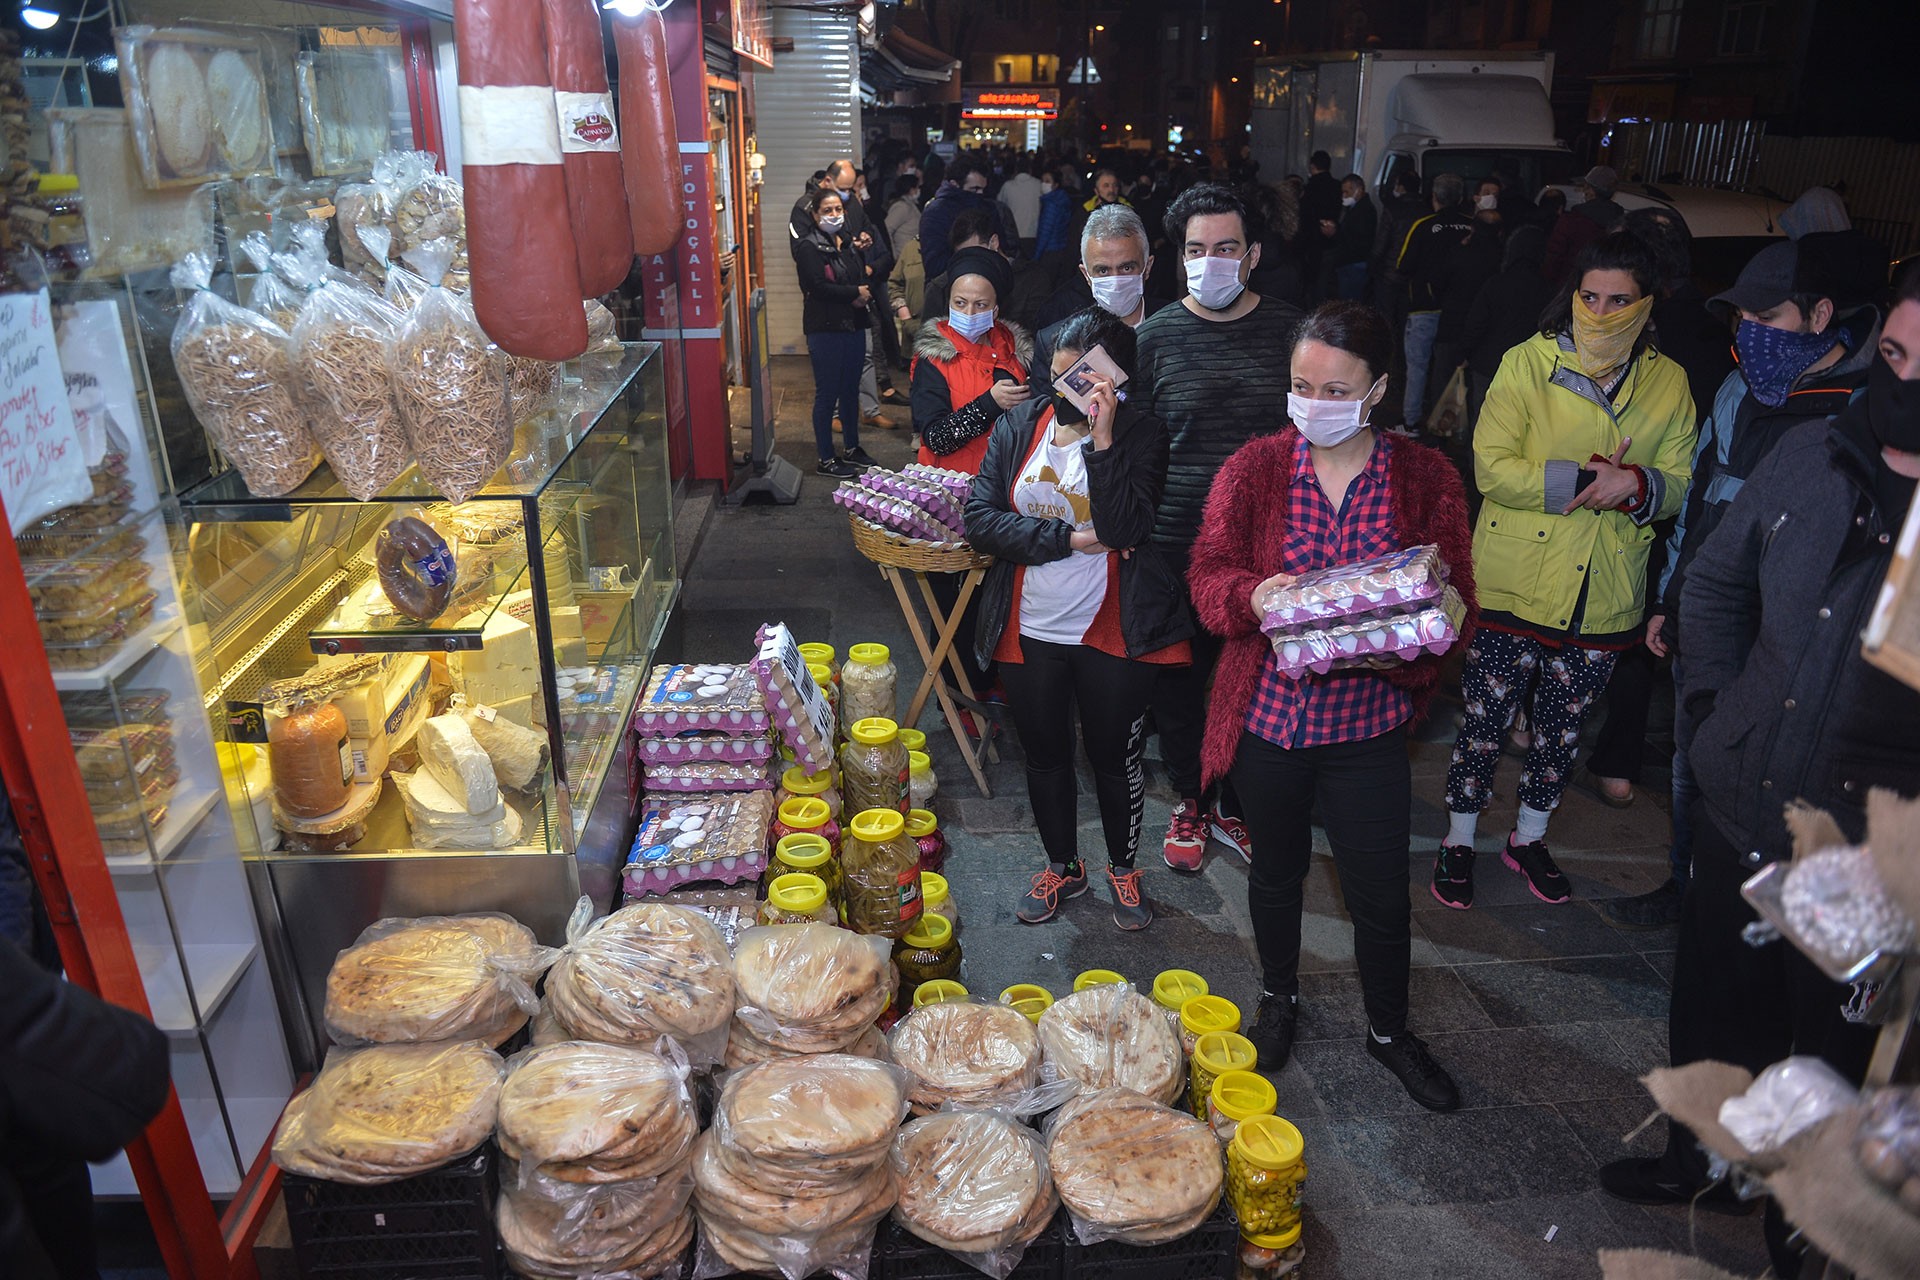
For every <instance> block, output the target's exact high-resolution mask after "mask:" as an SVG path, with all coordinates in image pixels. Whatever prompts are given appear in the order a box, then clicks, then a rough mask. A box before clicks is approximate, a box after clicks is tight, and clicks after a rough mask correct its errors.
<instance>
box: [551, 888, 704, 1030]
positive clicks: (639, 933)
mask: <svg viewBox="0 0 1920 1280" xmlns="http://www.w3.org/2000/svg"><path fill="white" fill-rule="evenodd" d="M546 992H547V1006H548V1007H549V1008H550V1009H551V1010H552V1012H553V1016H554V1020H555V1022H556V1023H557V1024H558V1025H559V1027H560V1028H561V1029H562V1030H564V1031H566V1032H567V1033H568V1034H570V1035H573V1036H576V1037H578V1038H580V1039H582V1040H596V1041H600V1042H602V1043H605V1044H631V1045H640V1046H643V1047H651V1046H652V1045H653V1043H654V1042H655V1041H656V1040H657V1039H658V1038H659V1037H661V1036H663V1035H664V1036H669V1037H671V1038H672V1039H673V1040H675V1041H676V1042H677V1043H678V1044H679V1045H680V1048H681V1049H682V1050H683V1051H684V1052H685V1053H686V1055H687V1057H688V1059H689V1060H690V1061H691V1062H693V1064H694V1065H695V1066H711V1065H714V1064H716V1063H718V1062H720V1061H722V1059H723V1058H724V1057H725V1055H726V1048H727V1023H728V1020H729V1018H730V1017H731V1016H732V1013H733V1004H734V982H733V971H732V964H731V961H730V959H729V957H728V955H727V944H726V940H725V939H724V938H722V937H721V936H720V931H719V930H718V929H717V928H715V927H714V924H713V922H712V921H711V920H709V919H708V918H707V917H706V916H705V915H703V914H701V913H700V912H698V911H695V910H693V909H691V908H688V907H677V906H671V905H669V904H667V903H663V902H651V901H645V902H635V903H630V904H628V905H627V906H625V907H622V908H621V909H620V910H618V911H616V912H614V913H613V914H612V915H610V916H607V917H605V918H604V919H600V920H595V919H594V918H593V904H592V901H591V900H590V899H587V898H582V899H580V902H579V904H578V905H577V906H576V907H575V908H574V912H573V918H572V919H571V920H570V921H569V922H568V924H567V945H566V946H565V947H564V948H562V949H561V952H560V958H559V959H558V960H557V961H556V962H555V964H554V966H553V970H552V972H551V973H550V974H549V975H548V977H547V986H546Z"/></svg>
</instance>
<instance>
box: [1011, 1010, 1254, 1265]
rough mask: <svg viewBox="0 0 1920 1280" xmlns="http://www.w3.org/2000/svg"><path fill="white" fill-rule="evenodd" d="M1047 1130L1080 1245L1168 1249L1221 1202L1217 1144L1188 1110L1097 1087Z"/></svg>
mask: <svg viewBox="0 0 1920 1280" xmlns="http://www.w3.org/2000/svg"><path fill="white" fill-rule="evenodd" d="M1055 1007H1056V1008H1057V1007H1058V1006H1055ZM1161 1025H1162V1026H1164V1025H1165V1023H1164V1022H1162V1023H1161ZM1045 1132H1046V1138H1047V1159H1048V1161H1049V1162H1050V1163H1051V1166H1052V1170H1053V1182H1054V1186H1055V1188H1056V1189H1057V1190H1058V1191H1059V1193H1060V1202H1061V1203H1062V1204H1063V1205H1065V1206H1066V1208H1067V1214H1068V1216H1069V1217H1070V1218H1071V1220H1072V1222H1073V1229H1074V1234H1075V1235H1077V1236H1078V1237H1079V1238H1080V1241H1081V1243H1083V1244H1095V1243H1098V1242H1099V1241H1102V1240H1118V1241H1121V1242H1123V1243H1126V1244H1132V1245H1141V1246H1147V1245H1156V1244H1165V1243H1167V1242H1168V1241H1171V1240H1177V1239H1179V1238H1180V1237H1182V1236H1184V1235H1187V1234H1188V1233H1190V1232H1192V1231H1193V1230H1195V1229H1196V1228H1198V1227H1199V1225H1200V1224H1201V1223H1202V1222H1205V1221H1206V1220H1207V1218H1208V1217H1209V1216H1211V1215H1212V1213H1213V1211H1214V1209H1215V1208H1217V1207H1218V1206H1219V1204H1220V1195H1221V1191H1222V1189H1223V1187H1224V1184H1225V1173H1224V1170H1223V1167H1222V1163H1221V1159H1220V1143H1219V1140H1218V1139H1217V1138H1215V1137H1214V1134H1213V1130H1212V1129H1211V1128H1209V1127H1208V1125H1207V1123H1206V1121H1204V1120H1198V1119H1195V1118H1194V1117H1193V1116H1190V1115H1188V1114H1187V1113H1186V1112H1184V1111H1175V1110H1174V1109H1173V1108H1171V1107H1166V1106H1162V1105H1160V1104H1159V1103H1158V1102H1155V1101H1154V1100H1153V1099H1151V1098H1146V1097H1143V1096H1141V1095H1140V1094H1137V1093H1134V1092H1133V1091H1132V1090H1130V1089H1096V1090H1090V1091H1088V1092H1085V1093H1082V1094H1081V1095H1080V1096H1079V1097H1077V1098H1075V1099H1073V1101H1071V1102H1069V1103H1067V1104H1066V1105H1065V1106H1063V1107H1061V1108H1060V1110H1058V1111H1056V1112H1055V1113H1054V1114H1053V1116H1052V1118H1051V1119H1050V1120H1049V1121H1048V1122H1047V1126H1046V1130H1045Z"/></svg>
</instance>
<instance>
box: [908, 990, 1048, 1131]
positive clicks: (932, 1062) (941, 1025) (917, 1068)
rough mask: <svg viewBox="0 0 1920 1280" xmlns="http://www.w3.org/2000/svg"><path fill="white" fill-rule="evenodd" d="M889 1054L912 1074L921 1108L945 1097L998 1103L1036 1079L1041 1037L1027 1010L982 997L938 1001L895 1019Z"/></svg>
mask: <svg viewBox="0 0 1920 1280" xmlns="http://www.w3.org/2000/svg"><path fill="white" fill-rule="evenodd" d="M888 1056H889V1057H890V1058H891V1059H892V1060H893V1061H894V1062H896V1063H898V1064H899V1065H900V1066H901V1067H903V1068H905V1069H906V1070H907V1071H909V1072H911V1073H912V1074H913V1086H912V1089H911V1090H910V1092H909V1094H908V1097H909V1098H910V1099H911V1101H912V1102H913V1106H914V1110H915V1111H916V1112H919V1113H921V1114H925V1113H927V1112H930V1111H935V1110H938V1109H939V1108H940V1107H941V1106H942V1105H943V1104H946V1103H972V1104H976V1105H979V1104H989V1103H992V1104H997V1103H999V1102H1001V1101H1003V1100H1007V1099H1011V1098H1014V1097H1017V1096H1019V1095H1021V1094H1023V1093H1025V1092H1027V1091H1028V1090H1030V1089H1033V1088H1034V1087H1035V1086H1036V1085H1038V1084H1039V1083H1040V1060H1041V1055H1040V1037H1039V1034H1038V1033H1037V1032H1036V1031H1035V1030H1034V1025H1033V1023H1031V1022H1029V1021H1027V1016H1026V1015H1025V1014H1023V1013H1021V1012H1020V1011H1019V1010H1017V1009H1015V1008H1013V1007H1012V1006H1010V1005H1004V1004H1000V1003H998V1002H991V1001H985V1000H958V1001H943V1002H941V1003H939V1004H929V1005H924V1006H922V1007H921V1008H918V1009H915V1010H913V1011H912V1012H910V1013H909V1014H907V1016H906V1017H904V1018H902V1019H900V1021H899V1022H897V1023H895V1024H894V1027H893V1031H892V1032H891V1033H890V1035H889V1036H888Z"/></svg>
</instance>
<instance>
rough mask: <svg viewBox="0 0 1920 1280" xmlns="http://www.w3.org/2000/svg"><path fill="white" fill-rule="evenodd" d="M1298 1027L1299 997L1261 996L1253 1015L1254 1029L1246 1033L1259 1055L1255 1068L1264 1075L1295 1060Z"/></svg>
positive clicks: (1266, 993)
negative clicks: (1294, 1035) (1295, 1041)
mask: <svg viewBox="0 0 1920 1280" xmlns="http://www.w3.org/2000/svg"><path fill="white" fill-rule="evenodd" d="M1299 1023H1300V997H1298V996H1277V995H1275V994H1273V992H1271V991H1268V992H1265V993H1264V994H1262V995H1261V997H1260V1003H1259V1005H1258V1006H1257V1007H1256V1008H1255V1009H1254V1011H1253V1025H1252V1026H1251V1027H1249V1028H1248V1029H1247V1039H1249V1040H1251V1041H1253V1047H1254V1049H1255V1050H1257V1051H1258V1052H1259V1055H1260V1057H1259V1061H1258V1062H1257V1063H1255V1065H1256V1066H1258V1067H1259V1068H1260V1069H1261V1070H1262V1071H1278V1070H1280V1068H1282V1067H1284V1066H1286V1065H1287V1059H1288V1058H1290V1057H1292V1056H1293V1032H1294V1028H1295V1027H1297V1026H1298V1025H1299Z"/></svg>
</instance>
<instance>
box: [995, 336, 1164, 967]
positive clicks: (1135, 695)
mask: <svg viewBox="0 0 1920 1280" xmlns="http://www.w3.org/2000/svg"><path fill="white" fill-rule="evenodd" d="M1095 347H1099V348H1101V349H1102V350H1104V351H1105V352H1106V354H1107V355H1108V356H1109V357H1110V358H1111V359H1112V360H1113V362H1114V364H1115V365H1117V366H1119V368H1120V369H1121V370H1122V371H1123V372H1125V373H1126V374H1127V376H1128V377H1129V378H1131V377H1132V376H1133V368H1134V357H1135V354H1136V351H1135V340H1134V332H1133V330H1132V329H1131V328H1129V327H1128V326H1127V325H1126V324H1125V323H1124V322H1122V321H1121V320H1120V319H1118V318H1117V317H1115V316H1113V315H1111V314H1109V313H1108V312H1106V311H1103V310H1100V309H1098V308H1089V309H1088V310H1086V311H1083V312H1081V313H1079V314H1078V315H1076V316H1073V317H1071V318H1069V319H1068V320H1067V321H1066V324H1065V327H1064V328H1063V329H1062V330H1061V332H1060V335H1059V339H1058V343H1057V345H1056V347H1055V349H1054V354H1053V368H1052V370H1051V372H1052V373H1053V375H1054V376H1055V377H1056V378H1057V377H1059V376H1061V375H1063V374H1065V373H1066V372H1067V370H1069V369H1071V368H1072V367H1073V365H1074V364H1075V363H1076V362H1077V361H1078V360H1079V359H1080V357H1081V356H1082V355H1083V354H1085V353H1086V352H1088V351H1091V350H1092V349H1093V348H1095ZM1080 376H1081V375H1076V378H1079V377H1080ZM1085 385H1086V394H1087V395H1088V397H1089V398H1090V399H1091V402H1092V403H1091V406H1090V407H1089V409H1088V410H1087V412H1085V413H1083V412H1082V411H1081V410H1080V409H1079V408H1078V407H1076V406H1075V405H1074V403H1073V401H1072V400H1070V399H1069V398H1068V397H1067V396H1066V395H1065V393H1064V391H1063V390H1059V389H1056V390H1055V391H1054V392H1053V393H1052V394H1051V395H1048V396H1036V397H1035V398H1034V399H1032V400H1030V401H1028V402H1027V403H1025V404H1022V405H1018V406H1016V407H1015V408H1013V409H1012V410H1010V411H1009V412H1007V413H1005V414H1003V415H1002V416H1001V418H1000V420H999V421H998V422H997V423H996V424H995V425H994V428H993V435H992V437H991V438H990V440H989V441H988V444H987V452H986V457H985V459H984V460H983V461H982V463H981V467H980V473H979V475H978V476H977V477H976V478H975V479H974V482H973V491H972V492H971V493H970V494H969V495H968V498H967V512H966V519H967V539H968V541H970V542H971V543H972V544H973V546H974V547H975V549H977V550H979V551H981V552H983V553H985V554H987V555H990V556H993V557H994V558H995V560H996V563H995V565H994V566H993V569H992V570H991V571H990V572H989V573H988V575H987V580H986V585H985V586H984V587H983V588H982V603H981V606H980V621H979V630H978V632H977V635H976V641H975V650H976V653H975V656H976V658H977V659H978V661H979V663H980V665H981V666H983V667H984V666H985V665H986V664H987V663H989V662H991V661H995V660H997V661H998V662H999V664H1000V666H999V670H1000V679H1001V683H1002V684H1003V685H1004V686H1005V688H1006V691H1007V709H1008V711H1009V712H1010V713H1011V714H1012V716H1013V723H1014V727H1015V728H1016V729H1017V730H1018V731H1019V734H1020V744H1021V747H1022V748H1023V749H1024V750H1025V751H1026V753H1027V791H1028V795H1029V796H1030V797H1031V799H1032V802H1033V820H1034V825H1035V826H1036V827H1038V828H1039V831H1040V842H1041V844H1042V845H1043V846H1044V847H1045V848H1046V851H1047V866H1046V867H1045V868H1043V869H1042V870H1040V871H1039V872H1037V873H1035V875H1034V877H1033V883H1032V886H1031V887H1030V888H1029V889H1028V890H1027V891H1026V893H1025V894H1024V895H1023V896H1022V898H1021V900H1020V905H1019V908H1018V911H1017V914H1018V916H1019V918H1020V919H1021V920H1024V921H1026V922H1027V923H1029V924H1038V923H1040V922H1042V921H1045V920H1051V919H1052V918H1053V917H1054V916H1055V915H1056V914H1057V913H1058V912H1059V909H1060V903H1061V902H1062V900H1064V899H1066V898H1072V897H1077V896H1079V895H1080V894H1082V893H1084V892H1086V888H1087V872H1086V868H1085V866H1084V865H1083V864H1082V863H1081V861H1080V851H1079V847H1078V844H1077V841H1076V834H1075V833H1076V831H1077V828H1078V825H1079V822H1078V818H1077V816H1076V814H1075V802H1074V751H1073V721H1074V712H1075V709H1076V707H1077V709H1078V712H1079V719H1080V732H1081V739H1082V741H1083V742H1084V743H1085V745H1086V752H1087V759H1088V762H1089V763H1090V764H1091V765H1092V766H1093V779H1094V791H1095V794H1096V796H1097V797H1098V800H1099V806H1100V824H1101V827H1102V829H1103V831H1104V832H1105V834H1106V842H1107V881H1108V883H1109V884H1110V885H1111V886H1112V888H1113V920H1114V923H1115V924H1116V925H1118V926H1119V927H1120V928H1122V929H1144V928H1146V927H1147V925H1149V924H1150V923H1152V921H1153V907H1152V904H1151V903H1149V902H1148V901H1147V898H1146V896H1145V894H1144V893H1143V892H1142V891H1141V885H1140V876H1141V873H1140V871H1139V869H1138V868H1136V867H1135V866H1134V855H1135V853H1136V852H1137V851H1138V849H1139V846H1140V819H1141V811H1142V807H1143V801H1144V799H1145V796H1146V782H1145V779H1144V776H1143V774H1142V772H1141V764H1140V755H1141V739H1142V735H1143V732H1144V726H1145V723H1146V714H1147V703H1148V701H1149V700H1150V698H1151V697H1152V694H1153V689H1154V684H1155V681H1156V678H1157V677H1158V675H1159V673H1160V671H1161V670H1162V669H1163V668H1164V667H1165V666H1166V665H1168V664H1172V663H1180V662H1184V661H1186V660H1187V656H1188V655H1187V645H1186V643H1185V641H1186V639H1187V637H1189V636H1190V635H1192V633H1193V628H1192V623H1191V621H1190V620H1189V619H1188V617H1187V610H1186V605H1185V601H1184V599H1183V597H1182V594H1181V591H1180V586H1179V583H1178V581H1177V580H1176V579H1175V577H1174V575H1173V571H1172V569H1171V568H1170V567H1169V566H1168V565H1167V563H1166V562H1165V561H1164V560H1163V559H1161V557H1160V555H1159V553H1158V552H1157V551H1156V549H1155V548H1154V547H1153V546H1152V545H1151V543H1150V542H1149V541H1148V539H1149V537H1150V535H1151V534H1152V532H1153V521H1154V512H1155V510H1156V508H1157V507H1158V505H1159V502H1160V490H1161V488H1162V486H1163V485H1164V484H1165V483H1166V477H1167V428H1166V424H1165V423H1163V422H1161V420H1160V419H1159V418H1157V417H1155V416H1153V415H1152V414H1150V413H1143V412H1141V411H1140V410H1138V409H1136V408H1134V407H1133V406H1131V405H1129V404H1127V403H1125V402H1123V401H1121V400H1120V399H1119V398H1118V396H1117V394H1116V392H1115V389H1114V387H1113V385H1112V384H1111V383H1110V382H1108V381H1107V380H1106V379H1104V378H1099V377H1094V378H1089V379H1087V380H1086V383H1085Z"/></svg>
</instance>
